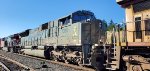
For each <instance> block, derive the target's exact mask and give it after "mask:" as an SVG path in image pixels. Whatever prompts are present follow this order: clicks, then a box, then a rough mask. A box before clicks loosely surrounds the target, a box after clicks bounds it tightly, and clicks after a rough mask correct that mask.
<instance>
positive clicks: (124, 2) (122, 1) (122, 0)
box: [117, 0, 147, 8]
mask: <svg viewBox="0 0 150 71" xmlns="http://www.w3.org/2000/svg"><path fill="white" fill-rule="evenodd" d="M143 1H147V0H117V3H118V4H119V5H121V6H122V7H123V8H126V7H127V6H129V5H133V4H137V3H140V2H143Z"/></svg>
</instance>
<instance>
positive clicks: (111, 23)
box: [107, 20, 116, 31]
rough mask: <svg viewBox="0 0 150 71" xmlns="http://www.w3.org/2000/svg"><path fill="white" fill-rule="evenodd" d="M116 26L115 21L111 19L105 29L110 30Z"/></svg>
mask: <svg viewBox="0 0 150 71" xmlns="http://www.w3.org/2000/svg"><path fill="white" fill-rule="evenodd" d="M115 26H116V23H114V22H113V20H111V21H110V23H109V24H108V27H107V31H112V30H113V28H114V27H115Z"/></svg>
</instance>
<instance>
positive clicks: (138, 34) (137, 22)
mask: <svg viewBox="0 0 150 71" xmlns="http://www.w3.org/2000/svg"><path fill="white" fill-rule="evenodd" d="M135 34H136V39H141V38H142V31H141V17H136V18H135Z"/></svg>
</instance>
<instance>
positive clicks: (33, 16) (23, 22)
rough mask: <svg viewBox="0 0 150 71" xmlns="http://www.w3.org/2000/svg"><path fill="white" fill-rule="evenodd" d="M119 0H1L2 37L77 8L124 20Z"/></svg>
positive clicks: (104, 17)
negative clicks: (117, 1)
mask: <svg viewBox="0 0 150 71" xmlns="http://www.w3.org/2000/svg"><path fill="white" fill-rule="evenodd" d="M115 1H116V0H0V37H4V36H9V35H11V34H14V33H17V32H21V31H24V30H26V29H33V28H36V27H38V26H39V25H41V24H43V23H45V22H48V21H52V20H56V19H57V18H60V17H63V16H65V15H68V14H70V13H71V12H74V11H77V10H90V11H92V12H94V14H95V16H96V17H97V18H98V19H105V20H106V21H107V22H109V21H110V20H111V19H112V20H113V21H114V22H116V23H120V22H122V21H123V19H124V18H125V17H124V9H123V8H121V7H120V6H119V5H118V4H116V2H115Z"/></svg>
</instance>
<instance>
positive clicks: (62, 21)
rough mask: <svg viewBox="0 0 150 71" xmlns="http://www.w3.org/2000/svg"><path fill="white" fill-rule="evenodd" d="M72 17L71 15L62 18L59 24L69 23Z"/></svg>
mask: <svg viewBox="0 0 150 71" xmlns="http://www.w3.org/2000/svg"><path fill="white" fill-rule="evenodd" d="M70 19H71V16H68V17H65V18H62V19H60V20H59V25H62V26H63V25H67V24H68V23H70Z"/></svg>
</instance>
